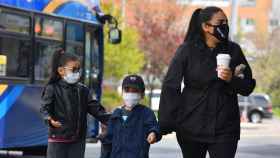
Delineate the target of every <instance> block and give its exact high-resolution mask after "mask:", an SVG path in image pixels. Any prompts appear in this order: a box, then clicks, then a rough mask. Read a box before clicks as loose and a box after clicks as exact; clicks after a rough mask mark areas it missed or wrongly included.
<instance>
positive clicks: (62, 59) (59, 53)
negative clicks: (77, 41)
mask: <svg viewBox="0 0 280 158" xmlns="http://www.w3.org/2000/svg"><path fill="white" fill-rule="evenodd" d="M79 60H80V59H79V57H78V56H76V55H75V54H72V53H66V52H64V50H63V49H61V48H60V49H57V50H56V51H55V52H54V53H53V56H52V59H51V72H50V78H49V81H48V84H52V83H55V82H57V81H59V80H60V78H61V77H60V75H59V73H58V71H57V69H58V68H59V67H61V66H62V67H63V66H65V65H66V64H67V62H69V61H79Z"/></svg>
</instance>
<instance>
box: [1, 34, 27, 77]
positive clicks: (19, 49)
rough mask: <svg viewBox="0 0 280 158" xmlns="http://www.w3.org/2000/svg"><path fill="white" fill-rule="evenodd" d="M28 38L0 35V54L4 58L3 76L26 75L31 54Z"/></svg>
mask: <svg viewBox="0 0 280 158" xmlns="http://www.w3.org/2000/svg"><path fill="white" fill-rule="evenodd" d="M30 48H31V43H30V41H28V40H20V39H15V38H8V37H1V36H0V55H1V56H5V58H6V64H5V65H6V66H5V67H6V70H5V71H4V72H5V73H2V75H1V76H4V77H28V75H29V64H30V56H31V49H30ZM1 76H0V77H1Z"/></svg>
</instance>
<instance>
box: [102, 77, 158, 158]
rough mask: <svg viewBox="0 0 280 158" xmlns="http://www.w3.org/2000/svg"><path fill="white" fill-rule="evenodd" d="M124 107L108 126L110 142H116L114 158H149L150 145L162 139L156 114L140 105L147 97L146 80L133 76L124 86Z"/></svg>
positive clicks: (111, 157) (118, 110)
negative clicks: (145, 96)
mask: <svg viewBox="0 0 280 158" xmlns="http://www.w3.org/2000/svg"><path fill="white" fill-rule="evenodd" d="M122 90H123V92H122V97H123V101H124V105H123V106H122V107H120V108H117V109H116V110H115V111H114V112H113V114H112V116H111V118H110V120H109V123H108V131H107V138H108V139H109V140H111V142H112V150H111V156H110V158H148V157H149V149H150V144H154V143H155V142H157V141H159V140H160V139H161V135H160V133H159V126H158V123H157V120H156V117H155V115H154V113H153V111H152V110H151V109H149V108H147V107H146V106H144V105H141V104H140V103H139V102H140V101H141V99H143V97H144V94H145V85H144V81H143V79H142V78H141V77H140V76H138V75H129V76H127V77H125V78H124V80H123V83H122Z"/></svg>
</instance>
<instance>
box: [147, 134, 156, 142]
mask: <svg viewBox="0 0 280 158" xmlns="http://www.w3.org/2000/svg"><path fill="white" fill-rule="evenodd" d="M147 141H148V143H149V144H154V143H155V142H156V141H157V139H156V133H155V132H151V133H150V134H149V135H148V138H147Z"/></svg>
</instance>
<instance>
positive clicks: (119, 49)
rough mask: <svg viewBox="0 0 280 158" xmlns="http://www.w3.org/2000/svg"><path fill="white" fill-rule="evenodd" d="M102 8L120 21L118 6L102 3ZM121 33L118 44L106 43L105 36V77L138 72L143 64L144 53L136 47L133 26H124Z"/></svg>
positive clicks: (119, 77)
mask: <svg viewBox="0 0 280 158" xmlns="http://www.w3.org/2000/svg"><path fill="white" fill-rule="evenodd" d="M102 10H103V11H104V12H105V13H111V14H112V15H113V16H114V17H116V18H117V19H118V21H119V22H121V21H122V19H121V16H120V14H121V13H120V10H119V8H116V7H115V6H114V5H113V4H112V3H110V2H108V3H103V4H102ZM107 29H108V28H107ZM105 32H107V30H106V31H105ZM122 33H123V34H122V42H121V44H119V45H112V44H109V43H107V41H108V37H107V36H106V37H105V42H106V44H105V66H104V67H105V78H106V79H113V80H119V79H121V78H122V77H123V76H124V75H125V74H130V73H138V72H139V71H140V70H141V69H142V67H143V65H144V54H143V53H142V52H141V51H140V50H139V49H138V39H139V36H138V34H137V31H136V30H135V29H134V28H131V27H125V28H124V29H122Z"/></svg>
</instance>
